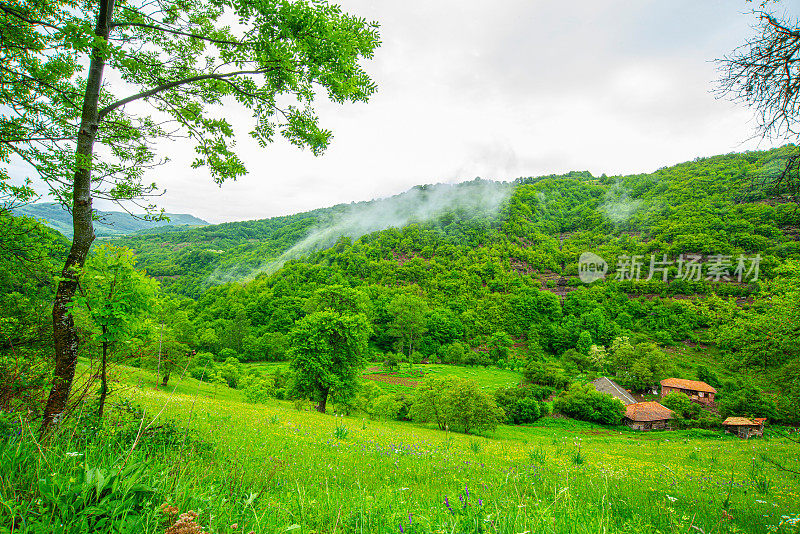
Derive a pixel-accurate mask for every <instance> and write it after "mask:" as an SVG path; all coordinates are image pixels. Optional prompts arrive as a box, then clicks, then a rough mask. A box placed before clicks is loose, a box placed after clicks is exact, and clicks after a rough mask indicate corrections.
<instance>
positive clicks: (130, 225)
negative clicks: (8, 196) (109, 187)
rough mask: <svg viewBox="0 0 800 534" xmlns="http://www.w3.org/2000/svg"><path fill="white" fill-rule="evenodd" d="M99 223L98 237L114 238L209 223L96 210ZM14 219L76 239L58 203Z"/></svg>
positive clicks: (28, 209)
mask: <svg viewBox="0 0 800 534" xmlns="http://www.w3.org/2000/svg"><path fill="white" fill-rule="evenodd" d="M96 213H97V216H98V219H97V220H96V221H95V223H94V231H95V234H96V235H97V237H112V236H120V235H129V234H134V233H136V232H139V231H145V230H151V229H154V228H163V227H181V226H183V227H188V226H205V225H207V224H208V222H206V221H204V220H203V219H200V218H198V217H195V216H194V215H189V214H186V213H165V214H164V215H166V216H167V217H168V218H169V220H168V221H147V220H143V219H138V218H136V217H134V216H132V215H130V214H128V213H125V212H120V211H101V210H96ZM14 215H25V216H27V217H33V218H35V219H38V220H40V221H42V222H43V223H45V224H46V225H47V226H49V227H51V228H53V229H55V230H58V231H59V232H61V233H62V234H63V235H65V236H66V237H72V218H71V216H70V214H69V213H68V212H67V211H66V210H65V209H63V208H62V207H61V205H60V204H57V203H55V202H46V203H37V204H28V205H25V206H21V207H19V208H15V209H14Z"/></svg>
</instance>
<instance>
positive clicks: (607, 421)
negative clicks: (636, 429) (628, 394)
mask: <svg viewBox="0 0 800 534" xmlns="http://www.w3.org/2000/svg"><path fill="white" fill-rule="evenodd" d="M553 409H554V410H556V411H559V412H561V413H563V414H565V415H568V416H570V417H573V418H575V419H580V420H581V421H590V422H593V423H600V424H604V425H618V424H620V423H621V422H622V417H623V416H624V415H625V405H624V404H622V402H621V401H620V400H619V399H617V398H615V397H612V396H611V395H609V394H607V393H600V392H599V391H597V390H596V389H595V388H594V386H593V385H592V384H578V383H575V384H572V385H571V386H570V387H569V389H567V390H566V391H563V392H562V393H561V394H560V395H559V396H558V397H556V400H555V402H554V404H553Z"/></svg>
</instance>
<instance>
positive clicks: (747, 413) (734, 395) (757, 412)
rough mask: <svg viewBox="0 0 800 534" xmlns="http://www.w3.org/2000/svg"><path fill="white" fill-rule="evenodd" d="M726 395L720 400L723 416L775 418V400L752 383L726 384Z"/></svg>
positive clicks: (720, 412)
mask: <svg viewBox="0 0 800 534" xmlns="http://www.w3.org/2000/svg"><path fill="white" fill-rule="evenodd" d="M724 392H725V395H724V396H723V397H722V399H721V400H720V401H719V403H718V404H719V414H720V415H721V416H722V417H729V416H737V417H767V418H769V419H775V418H776V416H777V412H776V410H775V401H774V400H773V399H772V397H771V396H769V395H768V394H766V393H764V392H763V391H761V390H760V389H758V388H757V387H755V386H753V385H752V384H748V383H743V382H741V381H740V382H737V383H727V384H725V386H724Z"/></svg>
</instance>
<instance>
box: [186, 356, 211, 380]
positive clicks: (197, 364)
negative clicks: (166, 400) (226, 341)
mask: <svg viewBox="0 0 800 534" xmlns="http://www.w3.org/2000/svg"><path fill="white" fill-rule="evenodd" d="M213 372H214V355H213V354H211V353H210V352H198V353H197V354H195V355H194V356H193V357H192V359H191V360H190V361H189V375H190V376H191V377H192V378H196V379H197V380H207V379H208V377H209V376H210V375H211V374H212V373H213Z"/></svg>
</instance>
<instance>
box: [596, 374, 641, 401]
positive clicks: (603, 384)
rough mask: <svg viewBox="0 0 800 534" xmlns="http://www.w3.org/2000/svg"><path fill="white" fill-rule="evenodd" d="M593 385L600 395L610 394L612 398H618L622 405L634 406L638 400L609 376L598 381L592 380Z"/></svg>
mask: <svg viewBox="0 0 800 534" xmlns="http://www.w3.org/2000/svg"><path fill="white" fill-rule="evenodd" d="M592 385H593V386H594V389H596V390H597V391H599V392H600V393H608V394H609V395H611V396H612V397H616V398H618V399H619V400H621V401H622V404H633V403H635V402H636V399H634V398H633V397H632V396H631V394H630V393H628V392H627V391H625V389H624V388H623V387H622V386H620V385H619V384H617V383H616V382H614V381H613V380H611V379H610V378H608V377H607V376H601V377H600V378H598V379H597V380H592Z"/></svg>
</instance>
